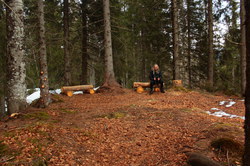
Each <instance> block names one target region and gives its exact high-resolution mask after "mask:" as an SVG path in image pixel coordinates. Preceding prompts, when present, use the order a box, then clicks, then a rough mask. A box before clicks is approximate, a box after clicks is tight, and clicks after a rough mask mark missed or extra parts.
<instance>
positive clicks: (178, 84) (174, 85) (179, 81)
mask: <svg viewBox="0 0 250 166" xmlns="http://www.w3.org/2000/svg"><path fill="white" fill-rule="evenodd" d="M180 86H182V80H173V87H180Z"/></svg>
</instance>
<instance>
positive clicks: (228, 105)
mask: <svg viewBox="0 0 250 166" xmlns="http://www.w3.org/2000/svg"><path fill="white" fill-rule="evenodd" d="M234 104H236V102H235V101H233V100H232V99H229V101H220V102H219V105H221V106H222V105H225V107H227V108H228V107H232V106H233V105H234Z"/></svg>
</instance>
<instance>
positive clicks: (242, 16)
mask: <svg viewBox="0 0 250 166" xmlns="http://www.w3.org/2000/svg"><path fill="white" fill-rule="evenodd" d="M245 17H246V11H245V6H244V0H241V1H240V24H241V94H242V95H244V94H245V90H246V25H245Z"/></svg>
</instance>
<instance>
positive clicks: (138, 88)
mask: <svg viewBox="0 0 250 166" xmlns="http://www.w3.org/2000/svg"><path fill="white" fill-rule="evenodd" d="M133 88H136V92H137V93H142V92H144V89H145V88H150V82H134V83H133ZM154 91H155V92H160V87H159V85H154Z"/></svg>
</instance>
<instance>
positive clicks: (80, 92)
mask: <svg viewBox="0 0 250 166" xmlns="http://www.w3.org/2000/svg"><path fill="white" fill-rule="evenodd" d="M73 94H74V95H79V94H83V91H75V92H74V93H73Z"/></svg>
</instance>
